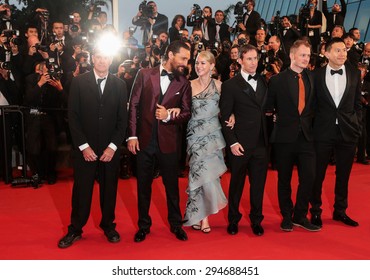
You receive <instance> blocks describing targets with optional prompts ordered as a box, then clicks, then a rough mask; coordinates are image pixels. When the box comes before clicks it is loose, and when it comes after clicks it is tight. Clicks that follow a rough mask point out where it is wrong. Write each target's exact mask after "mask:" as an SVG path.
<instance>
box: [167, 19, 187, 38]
mask: <svg viewBox="0 0 370 280" xmlns="http://www.w3.org/2000/svg"><path fill="white" fill-rule="evenodd" d="M184 28H185V18H184V16H183V15H176V16H175V17H174V18H173V20H172V23H171V27H170V29H169V30H168V33H169V36H170V42H173V41H176V40H181V35H182V32H181V30H183V29H184Z"/></svg>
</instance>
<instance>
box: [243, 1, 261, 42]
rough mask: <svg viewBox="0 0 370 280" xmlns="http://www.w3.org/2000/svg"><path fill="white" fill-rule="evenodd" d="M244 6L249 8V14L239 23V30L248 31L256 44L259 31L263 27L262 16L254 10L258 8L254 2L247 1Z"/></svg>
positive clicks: (245, 14)
mask: <svg viewBox="0 0 370 280" xmlns="http://www.w3.org/2000/svg"><path fill="white" fill-rule="evenodd" d="M244 6H245V7H246V8H247V12H246V13H244V15H243V21H242V22H240V23H238V28H239V30H242V31H247V32H248V34H249V35H250V36H251V40H252V44H254V37H255V36H256V32H257V29H259V28H260V27H261V15H260V14H259V13H258V12H256V11H255V10H254V7H255V6H256V2H255V1H254V0H246V1H245V2H244Z"/></svg>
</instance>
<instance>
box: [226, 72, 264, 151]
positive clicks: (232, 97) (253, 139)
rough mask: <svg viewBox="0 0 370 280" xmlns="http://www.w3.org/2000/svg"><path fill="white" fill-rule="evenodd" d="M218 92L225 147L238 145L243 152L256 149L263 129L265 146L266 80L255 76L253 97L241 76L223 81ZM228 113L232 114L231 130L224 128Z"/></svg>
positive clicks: (251, 91) (250, 89) (251, 90)
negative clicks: (233, 118) (219, 92)
mask: <svg viewBox="0 0 370 280" xmlns="http://www.w3.org/2000/svg"><path fill="white" fill-rule="evenodd" d="M221 92H222V94H221V98H220V112H221V124H222V132H223V134H224V137H225V140H226V143H227V145H228V146H229V147H230V145H232V144H234V143H236V142H239V144H241V145H242V146H243V147H244V149H250V148H255V147H257V144H258V141H259V137H260V135H261V129H262V131H263V135H264V141H265V145H266V146H267V144H268V139H267V130H266V118H265V104H266V98H267V84H266V81H265V79H263V78H262V77H261V76H259V75H258V80H257V90H256V96H255V91H254V90H253V88H252V87H251V86H250V85H249V83H247V82H246V81H245V80H244V78H243V76H242V75H241V74H238V75H236V76H235V77H234V78H232V79H230V80H227V81H226V82H224V83H223V84H222V86H221ZM231 114H234V115H235V126H234V128H233V129H231V128H230V127H227V126H226V123H225V121H227V120H228V119H229V116H230V115H231Z"/></svg>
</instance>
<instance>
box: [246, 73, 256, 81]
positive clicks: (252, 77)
mask: <svg viewBox="0 0 370 280" xmlns="http://www.w3.org/2000/svg"><path fill="white" fill-rule="evenodd" d="M251 79H254V80H255V81H257V74H256V75H254V76H252V75H249V76H248V81H250V80H251Z"/></svg>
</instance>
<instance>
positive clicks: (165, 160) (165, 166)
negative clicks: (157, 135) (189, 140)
mask: <svg viewBox="0 0 370 280" xmlns="http://www.w3.org/2000/svg"><path fill="white" fill-rule="evenodd" d="M156 160H157V161H158V164H159V169H160V171H161V175H162V181H163V184H164V187H165V190H166V199H167V209H168V216H167V219H168V222H169V224H170V226H171V228H173V227H178V226H181V224H182V216H181V211H180V206H179V204H180V195H179V182H178V177H177V173H178V152H177V151H176V152H174V153H168V154H164V153H161V152H160V150H159V147H158V144H157V141H155V140H152V141H151V142H150V144H149V145H148V147H147V148H145V150H141V151H140V152H138V154H137V196H138V208H139V209H138V211H139V221H138V226H139V228H140V229H148V228H150V226H151V225H152V219H151V217H150V215H149V208H150V201H151V196H152V182H153V170H154V163H155V161H156Z"/></svg>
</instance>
